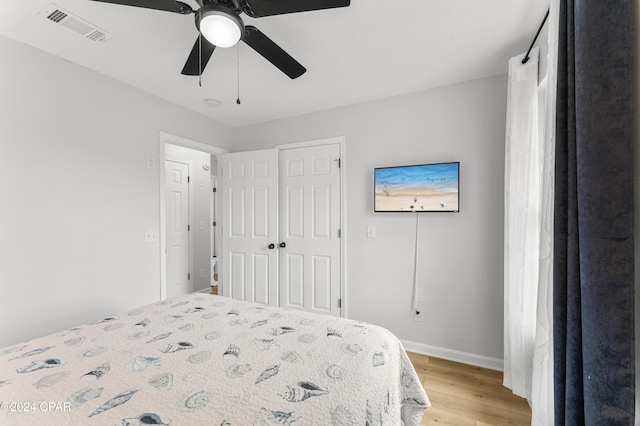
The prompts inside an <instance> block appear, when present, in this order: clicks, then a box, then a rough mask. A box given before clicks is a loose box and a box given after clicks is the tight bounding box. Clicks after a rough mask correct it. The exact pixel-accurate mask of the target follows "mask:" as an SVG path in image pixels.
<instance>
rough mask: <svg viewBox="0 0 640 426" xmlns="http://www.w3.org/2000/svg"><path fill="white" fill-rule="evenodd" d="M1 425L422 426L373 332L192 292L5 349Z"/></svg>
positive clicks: (413, 380)
mask: <svg viewBox="0 0 640 426" xmlns="http://www.w3.org/2000/svg"><path fill="white" fill-rule="evenodd" d="M0 401H1V402H0V408H1V410H0V424H2V425H103V424H104V425H139V424H143V425H146V424H158V425H216V426H217V425H220V426H223V425H233V426H235V425H401V424H406V425H419V424H420V421H421V419H422V416H423V413H424V410H425V409H426V408H427V407H429V406H430V403H429V399H428V397H427V395H426V394H425V392H424V389H423V387H422V385H421V383H420V381H419V379H418V377H417V375H416V372H415V370H414V369H413V367H412V365H411V363H410V361H409V359H408V357H407V355H406V353H405V351H404V349H403V348H402V345H401V343H400V342H399V340H398V339H397V338H396V337H395V336H394V335H393V334H392V333H391V332H389V331H388V330H386V329H383V328H381V327H377V326H374V325H371V324H367V323H363V322H357V321H352V320H347V319H342V318H335V317H331V316H326V315H318V314H310V313H306V312H301V311H291V310H284V309H281V308H275V307H270V306H264V305H258V304H253V303H247V302H243V301H238V300H234V299H229V298H225V297H220V296H213V295H206V294H188V295H184V296H180V297H177V298H172V299H168V300H165V301H162V302H159V303H154V304H150V305H147V306H144V307H141V308H139V309H134V310H132V311H130V312H125V313H122V314H119V315H114V316H111V317H107V318H102V319H100V320H98V321H95V322H92V323H90V324H84V325H81V326H78V327H73V328H70V329H68V330H64V331H62V332H60V333H56V334H52V335H49V336H45V337H41V338H37V339H34V340H31V341H29V342H26V343H22V344H18V345H15V346H12V347H8V348H4V349H0Z"/></svg>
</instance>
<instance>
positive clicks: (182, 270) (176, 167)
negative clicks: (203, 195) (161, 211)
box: [165, 160, 191, 297]
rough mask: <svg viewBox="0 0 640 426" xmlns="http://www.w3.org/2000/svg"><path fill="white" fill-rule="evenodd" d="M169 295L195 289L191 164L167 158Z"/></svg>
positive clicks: (166, 206) (177, 294)
mask: <svg viewBox="0 0 640 426" xmlns="http://www.w3.org/2000/svg"><path fill="white" fill-rule="evenodd" d="M165 174H166V176H165V178H166V182H165V200H166V202H165V209H166V216H165V217H166V235H167V297H174V296H179V295H181V294H186V293H189V292H191V286H190V281H189V278H188V275H189V231H188V226H189V183H188V181H187V179H188V177H189V165H188V164H184V163H179V162H176V161H171V160H166V161H165Z"/></svg>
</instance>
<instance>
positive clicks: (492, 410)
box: [408, 352, 531, 426]
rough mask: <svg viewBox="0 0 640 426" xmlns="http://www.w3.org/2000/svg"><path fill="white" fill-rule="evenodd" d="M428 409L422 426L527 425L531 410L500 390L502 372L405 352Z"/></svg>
mask: <svg viewBox="0 0 640 426" xmlns="http://www.w3.org/2000/svg"><path fill="white" fill-rule="evenodd" d="M408 354H409V358H410V359H411V363H412V364H413V367H414V368H415V370H416V372H417V373H418V377H420V381H421V382H422V386H424V389H425V391H426V392H427V395H428V396H429V400H430V401H431V408H428V409H427V411H426V412H425V415H424V417H423V419H422V425H423V426H424V425H433V424H439V425H452V426H467V425H468V426H487V425H492V426H493V425H523V426H524V425H527V426H528V425H530V424H531V409H530V408H529V404H527V401H526V400H525V399H523V398H520V397H518V396H515V395H513V393H511V390H509V389H507V388H505V387H504V386H502V372H500V371H494V370H489V369H486V368H480V367H474V366H471V365H466V364H460V363H457V362H453V361H446V360H443V359H439V358H434V357H430V356H426V355H419V354H416V353H413V352H408Z"/></svg>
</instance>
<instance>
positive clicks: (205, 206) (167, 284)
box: [158, 132, 227, 300]
mask: <svg viewBox="0 0 640 426" xmlns="http://www.w3.org/2000/svg"><path fill="white" fill-rule="evenodd" d="M158 151H159V156H160V159H161V161H158V164H159V166H160V167H159V169H160V170H159V174H160V232H159V234H160V298H161V300H164V299H166V298H167V297H172V296H175V295H177V294H182V293H185V292H194V291H195V292H206V293H209V292H210V291H211V283H212V279H213V277H212V274H213V263H214V262H213V261H212V256H213V254H214V250H213V249H214V245H213V243H212V238H214V236H215V229H212V228H213V226H214V223H213V217H214V212H213V211H212V197H213V188H212V186H211V182H212V180H211V178H212V175H215V174H216V173H217V167H216V156H217V155H220V154H223V153H225V152H227V151H226V150H224V149H222V148H218V147H214V146H211V145H207V144H204V143H200V142H196V141H193V140H190V139H185V138H181V137H179V136H175V135H171V134H168V133H164V132H161V133H160V138H159V150H158ZM165 160H168V161H169V162H165ZM176 164H183V165H185V166H186V168H183V169H182V170H181V171H180V172H177V171H175V170H172V169H174V168H175V167H176ZM187 169H188V172H187V189H186V192H182V194H181V195H178V193H177V192H176V191H171V192H169V191H168V189H169V187H170V186H171V185H173V184H172V183H171V182H172V180H173V179H174V178H175V176H176V175H180V174H181V173H184V172H185V171H186V170H187ZM216 178H217V176H216ZM183 191H185V190H183ZM168 192H169V193H168ZM178 192H179V191H178ZM170 197H171V199H169V198H170ZM176 200H178V201H180V203H181V205H183V207H180V208H178V207H177V206H178V205H179V204H178V203H176ZM184 203H186V210H185V208H184ZM168 208H171V209H172V210H171V211H170V212H168V211H167V210H168ZM185 217H186V221H185ZM178 219H180V220H182V222H181V224H178V223H177V222H176V220H178ZM168 225H171V230H169V228H168ZM184 226H186V233H182V232H179V233H177V234H181V237H182V240H177V236H176V235H172V234H174V233H175V230H176V229H183V228H184ZM185 235H186V237H185ZM174 237H176V238H174ZM185 242H186V247H185ZM185 265H186V266H185ZM185 273H186V275H185Z"/></svg>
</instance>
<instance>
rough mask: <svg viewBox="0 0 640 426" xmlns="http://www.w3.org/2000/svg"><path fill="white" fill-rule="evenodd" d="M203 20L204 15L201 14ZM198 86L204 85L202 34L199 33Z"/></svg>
mask: <svg viewBox="0 0 640 426" xmlns="http://www.w3.org/2000/svg"><path fill="white" fill-rule="evenodd" d="M199 19H200V22H202V15H200V18H199ZM198 86H199V87H202V34H198Z"/></svg>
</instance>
